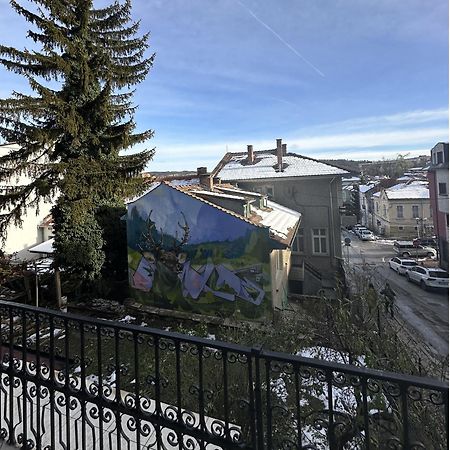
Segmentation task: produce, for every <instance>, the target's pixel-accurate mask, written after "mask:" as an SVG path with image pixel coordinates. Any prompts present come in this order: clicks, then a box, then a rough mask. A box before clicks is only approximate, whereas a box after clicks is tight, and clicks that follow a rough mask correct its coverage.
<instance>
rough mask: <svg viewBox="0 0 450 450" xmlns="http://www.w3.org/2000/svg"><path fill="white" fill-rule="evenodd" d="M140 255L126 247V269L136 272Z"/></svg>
mask: <svg viewBox="0 0 450 450" xmlns="http://www.w3.org/2000/svg"><path fill="white" fill-rule="evenodd" d="M141 258H142V255H141V254H140V253H139V252H137V251H136V250H133V249H132V248H130V247H128V267H129V268H130V269H132V270H136V269H137V268H138V265H139V262H140V261H141Z"/></svg>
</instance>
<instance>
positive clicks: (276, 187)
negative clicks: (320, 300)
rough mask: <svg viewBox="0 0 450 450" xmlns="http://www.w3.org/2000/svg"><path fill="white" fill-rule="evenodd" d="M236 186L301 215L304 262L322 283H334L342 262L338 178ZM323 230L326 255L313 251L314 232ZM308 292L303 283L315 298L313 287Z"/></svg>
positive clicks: (295, 179)
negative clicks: (305, 261)
mask: <svg viewBox="0 0 450 450" xmlns="http://www.w3.org/2000/svg"><path fill="white" fill-rule="evenodd" d="M238 186H239V187H240V188H242V189H244V190H250V191H257V192H262V193H271V192H272V196H271V198H272V199H273V200H274V201H275V202H277V203H280V204H281V205H284V206H286V207H288V208H291V209H293V210H295V211H299V212H300V213H302V224H301V228H302V229H303V232H304V245H305V251H304V254H303V256H304V258H305V260H307V261H308V263H309V264H311V265H312V266H313V267H314V268H315V269H317V271H319V272H320V273H321V275H322V277H323V278H324V279H328V280H334V277H335V272H336V270H337V268H338V266H339V264H340V259H341V258H342V247H341V217H340V212H339V206H341V205H342V187H341V179H340V177H308V178H305V179H302V178H292V179H276V180H275V179H272V180H251V181H245V182H244V181H242V182H239V183H238ZM314 229H326V232H327V251H326V252H325V253H323V254H317V253H316V252H314V249H313V230H314ZM310 285H311V288H312V289H313V290H314V292H309V290H308V284H307V283H304V293H305V294H309V293H311V294H315V293H316V286H315V285H313V284H310Z"/></svg>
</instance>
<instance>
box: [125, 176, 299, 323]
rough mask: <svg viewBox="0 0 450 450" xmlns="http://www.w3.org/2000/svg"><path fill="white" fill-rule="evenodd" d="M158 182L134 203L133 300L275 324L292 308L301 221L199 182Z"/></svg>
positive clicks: (130, 227) (248, 195)
mask: <svg viewBox="0 0 450 450" xmlns="http://www.w3.org/2000/svg"><path fill="white" fill-rule="evenodd" d="M164 179H165V180H166V181H157V180H154V181H153V182H152V183H151V184H150V186H149V189H148V190H147V192H145V193H144V194H143V195H142V196H140V197H139V198H137V199H135V200H132V201H131V202H129V203H128V206H127V209H128V213H127V241H128V262H129V281H130V286H131V288H132V295H133V297H135V298H137V299H138V300H139V301H141V302H143V303H147V304H151V305H153V306H157V307H162V308H166V309H179V310H184V311H187V312H194V313H204V314H208V315H213V316H214V315H219V316H221V317H231V316H232V317H234V318H242V319H255V320H267V319H270V320H271V319H272V316H273V314H274V312H275V311H277V310H282V309H283V308H284V307H285V306H286V304H287V293H288V274H289V270H290V263H291V258H290V253H291V246H292V244H293V242H294V238H295V235H296V233H297V229H298V226H299V223H300V218H301V214H299V213H298V212H296V211H292V210H289V209H288V208H286V207H283V206H281V205H278V204H276V203H274V202H272V201H270V200H268V199H267V196H265V195H261V194H255V193H254V192H246V191H242V190H238V189H236V188H234V187H233V186H231V185H223V184H219V185H213V182H212V178H211V177H210V175H209V174H207V173H206V169H203V168H200V169H199V172H198V176H186V177H182V178H181V179H180V178H174V177H171V178H168V177H165V178H164Z"/></svg>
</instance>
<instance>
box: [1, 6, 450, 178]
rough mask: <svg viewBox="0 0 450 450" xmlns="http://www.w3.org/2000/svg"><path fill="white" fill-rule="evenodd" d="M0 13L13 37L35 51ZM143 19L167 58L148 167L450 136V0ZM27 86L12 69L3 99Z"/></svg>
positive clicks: (154, 13) (374, 148)
mask: <svg viewBox="0 0 450 450" xmlns="http://www.w3.org/2000/svg"><path fill="white" fill-rule="evenodd" d="M104 3H105V0H102V1H101V4H104ZM0 8H1V11H2V12H1V15H0V41H1V42H2V43H4V44H7V45H15V46H17V47H23V46H24V45H28V46H30V45H31V44H27V43H26V41H25V38H24V36H25V32H26V30H27V25H28V24H26V23H25V22H24V20H23V19H22V18H20V17H17V16H15V15H14V14H13V12H12V11H11V9H10V7H9V4H8V2H7V0H0ZM133 15H134V17H135V18H136V19H141V27H142V28H141V29H142V31H150V32H151V40H150V50H151V51H155V52H156V60H155V65H154V68H153V69H152V71H151V72H150V74H149V75H148V77H147V79H146V81H145V82H143V83H142V84H140V85H139V86H138V87H137V91H136V95H135V102H136V104H138V105H139V109H138V113H137V114H136V118H135V119H136V122H137V124H138V129H140V130H142V129H145V128H152V129H154V130H155V137H154V139H152V140H151V141H149V142H148V144H147V147H156V155H155V158H154V160H153V162H152V163H151V164H150V165H149V167H148V169H149V170H154V171H161V170H192V169H195V168H196V167H198V166H205V165H206V166H207V167H208V168H210V169H212V168H213V167H214V166H215V165H216V164H217V162H218V161H219V160H220V158H221V157H222V156H223V154H224V153H225V151H226V150H227V149H228V150H229V151H244V150H245V149H246V145H247V144H254V145H255V148H256V149H259V148H273V147H274V145H275V139H276V138H283V141H284V142H285V143H287V145H288V150H290V151H295V152H297V153H300V154H303V155H306V156H310V157H315V158H342V157H344V158H354V159H380V158H381V157H383V156H384V157H392V156H396V155H397V154H399V153H401V154H410V155H411V156H414V155H418V154H427V153H429V150H430V149H431V147H433V145H434V144H435V143H436V142H438V141H442V140H445V141H447V140H448V99H449V96H448V17H449V16H448V3H447V1H445V0H434V1H428V0H422V1H419V0H402V1H393V0H333V1H324V0H314V1H313V0H189V1H186V0H134V1H133ZM24 86H25V84H24V82H23V80H22V79H21V78H20V77H18V76H15V75H13V74H11V73H8V72H6V71H5V70H4V69H3V68H0V97H3V98H4V97H6V96H9V94H10V92H11V90H13V89H15V90H19V91H20V90H21V89H23V87H24Z"/></svg>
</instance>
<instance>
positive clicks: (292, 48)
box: [235, 0, 325, 77]
mask: <svg viewBox="0 0 450 450" xmlns="http://www.w3.org/2000/svg"><path fill="white" fill-rule="evenodd" d="M235 1H236V3H238V4H239V5H241V7H242V8H244V9H245V10H246V11H247V12H248V13H249V14H250V15H251V16H252V17H253V18H254V19H255V20H256V21H257V22H259V23H260V24H261V25H262V26H263V27H264V28H266V29H267V30H268V31H270V32H271V33H272V34H273V35H274V36H275V37H276V38H277V39H278V40H279V41H280V42H281V43H282V44H284V45H285V46H286V47H287V48H288V49H289V50H290V51H291V52H292V53H294V54H295V55H297V56H298V57H299V58H300V59H301V60H302V61H303V62H305V63H306V64H308V66H310V67H312V68H313V69H314V70H315V71H316V72H317V73H318V74H319V75H320V76H321V77H325V74H324V73H323V72H322V71H320V70H319V69H318V68H317V67H316V66H315V65H314V64H313V63H312V62H311V61H308V60H307V59H306V58H305V57H304V56H303V55H302V54H301V53H299V52H298V51H297V50H296V49H295V48H294V47H292V45H291V44H289V42H286V41H285V40H284V39H283V38H282V37H281V36H280V35H279V34H278V33H277V32H276V31H275V30H273V29H272V28H270V27H269V25H267V23H265V22H263V21H262V20H261V19H260V18H259V17H258V16H257V15H256V14H255V13H254V12H253V11H252V10H251V9H250V8H248V7H247V6H245V5H244V4H243V3H242V2H241V1H239V0H235Z"/></svg>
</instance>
